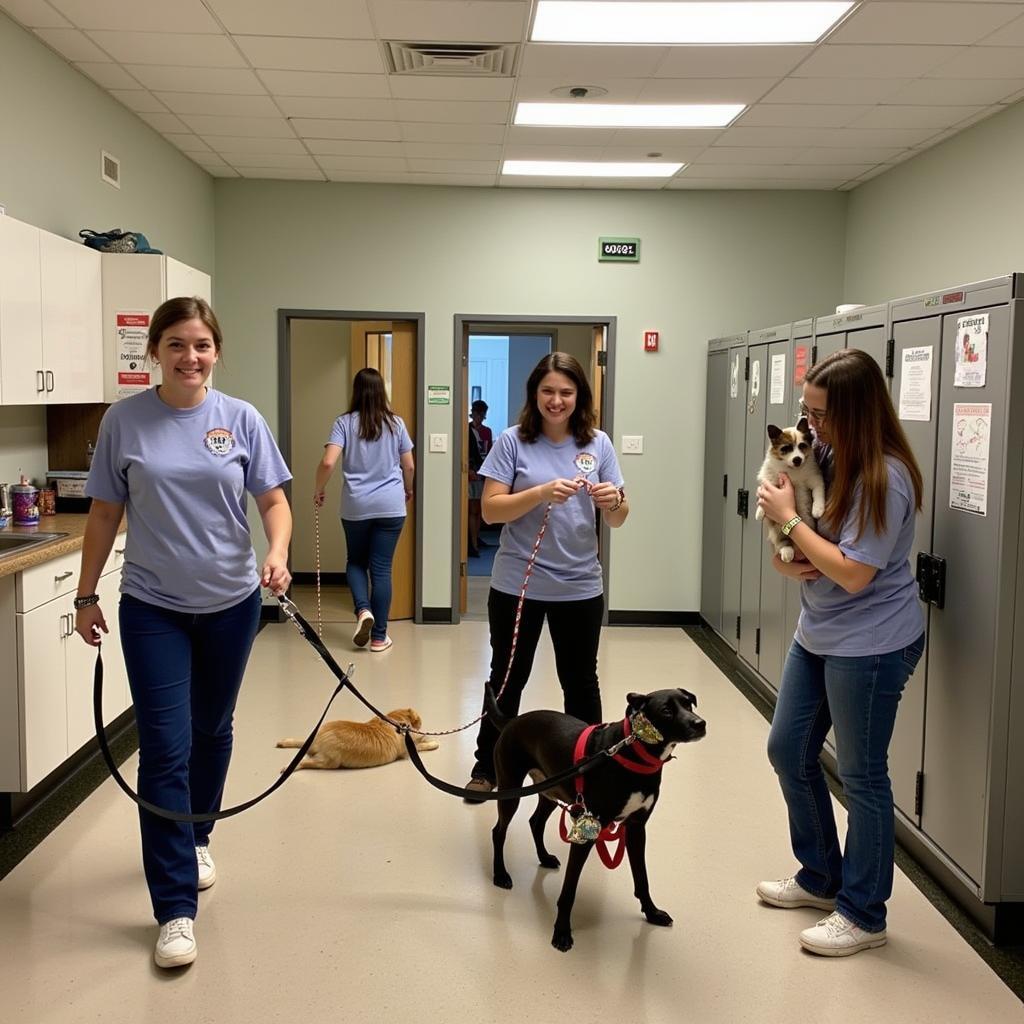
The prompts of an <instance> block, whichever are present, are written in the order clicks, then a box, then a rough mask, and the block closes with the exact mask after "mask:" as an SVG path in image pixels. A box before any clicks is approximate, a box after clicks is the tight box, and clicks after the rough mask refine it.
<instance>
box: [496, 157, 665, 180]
mask: <svg viewBox="0 0 1024 1024" xmlns="http://www.w3.org/2000/svg"><path fill="white" fill-rule="evenodd" d="M683 166H684V165H683V164H667V163H666V164H656V163H649V162H648V163H612V162H611V161H608V162H606V163H602V162H599V161H594V160H587V161H573V160H506V161H505V163H504V164H503V165H502V168H501V173H502V174H539V175H543V176H544V177H548V178H554V177H559V178H671V177H672V175H673V174H675V173H677V172H678V171H680V170H682V168H683Z"/></svg>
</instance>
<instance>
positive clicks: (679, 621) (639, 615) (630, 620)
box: [608, 610, 700, 628]
mask: <svg viewBox="0 0 1024 1024" xmlns="http://www.w3.org/2000/svg"><path fill="white" fill-rule="evenodd" d="M608 625H609V626H674V627H677V628H678V627H681V626H697V625H700V612H638V611H612V610H609V612H608Z"/></svg>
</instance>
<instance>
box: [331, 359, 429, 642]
mask: <svg viewBox="0 0 1024 1024" xmlns="http://www.w3.org/2000/svg"><path fill="white" fill-rule="evenodd" d="M339 459H343V460H344V471H345V473H344V482H343V483H342V489H341V526H342V529H343V530H344V531H345V543H346V545H347V548H348V558H347V562H346V565H345V577H346V579H347V580H348V585H349V588H350V589H351V591H352V602H353V604H354V605H355V612H356V628H355V632H354V633H353V634H352V642H353V643H354V644H355V645H356V647H365V646H366V644H367V642H369V644H370V650H371V651H372V652H374V653H380V652H383V651H386V650H387V649H388V648H389V647H390V646H391V637H389V636H388V614H389V613H390V611H391V563H392V560H393V559H394V555H395V548H396V547H397V546H398V538H399V537H400V536H401V534H402V527H403V526H404V525H405V505H406V502H407V501H410V500H411V499H412V481H413V473H414V469H415V467H414V465H413V459H412V439H411V438H410V437H409V431H408V430H407V429H406V426H405V424H404V423H403V422H402V417H401V416H397V415H396V414H395V413H394V412H393V411H392V409H391V406H390V405H389V404H388V393H387V389H386V388H385V387H384V378H383V377H382V376H381V375H380V373H379V372H378V371H377V370H375V369H373V368H372V367H366V368H365V369H362V370H360V371H359V372H358V373H357V374H356V376H355V380H354V381H353V382H352V401H351V402H350V403H349V407H348V412H346V413H345V414H344V415H342V416H339V417H338V418H337V419H336V420H335V421H334V426H333V428H332V429H331V436H330V438H329V439H328V441H327V443H326V444H325V445H324V457H323V458H322V459H321V460H320V464H319V465H318V466H317V467H316V481H315V484H314V494H313V500H314V501H315V502H316V507H317V508H320V506H321V505H323V503H324V488H325V487H326V486H327V481H328V480H329V479H330V478H331V474H332V473H333V472H334V467H335V466H336V465H337V464H338V460H339Z"/></svg>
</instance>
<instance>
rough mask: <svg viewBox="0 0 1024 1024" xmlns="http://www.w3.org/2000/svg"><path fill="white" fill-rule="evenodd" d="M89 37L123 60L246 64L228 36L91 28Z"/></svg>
mask: <svg viewBox="0 0 1024 1024" xmlns="http://www.w3.org/2000/svg"><path fill="white" fill-rule="evenodd" d="M89 38H90V39H92V40H93V42H95V43H96V44H97V45H98V46H102V47H103V49H104V50H106V51H107V53H109V54H110V55H111V56H112V57H113V58H114V60H116V61H120V63H122V64H160V65H165V66H166V65H174V64H177V65H179V66H181V67H185V68H238V67H244V66H245V61H244V60H243V59H242V57H241V56H240V55H239V53H238V51H237V50H236V49H235V48H234V46H232V45H231V40H230V39H229V38H228V37H227V36H213V35H199V34H196V33H192V34H187V33H180V32H90V33H89ZM80 59H85V60H88V59H89V58H80Z"/></svg>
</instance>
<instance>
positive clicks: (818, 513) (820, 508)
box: [811, 501, 825, 519]
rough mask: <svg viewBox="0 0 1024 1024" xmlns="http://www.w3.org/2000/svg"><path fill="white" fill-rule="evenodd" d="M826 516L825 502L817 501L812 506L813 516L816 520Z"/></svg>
mask: <svg viewBox="0 0 1024 1024" xmlns="http://www.w3.org/2000/svg"><path fill="white" fill-rule="evenodd" d="M824 514H825V502H823V501H816V502H815V503H814V504H813V505H812V506H811V515H812V516H813V517H814V518H815V519H820V518H821V517H822V516H823V515H824Z"/></svg>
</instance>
